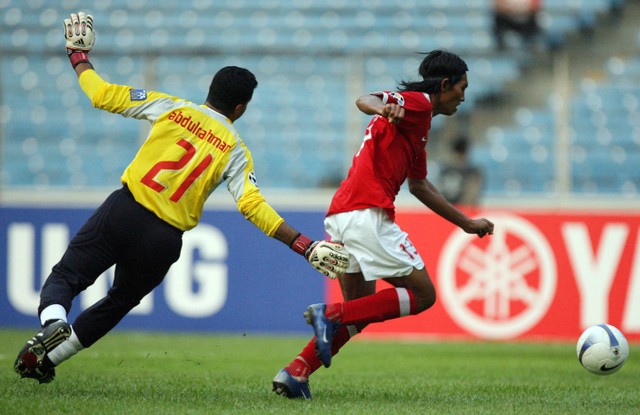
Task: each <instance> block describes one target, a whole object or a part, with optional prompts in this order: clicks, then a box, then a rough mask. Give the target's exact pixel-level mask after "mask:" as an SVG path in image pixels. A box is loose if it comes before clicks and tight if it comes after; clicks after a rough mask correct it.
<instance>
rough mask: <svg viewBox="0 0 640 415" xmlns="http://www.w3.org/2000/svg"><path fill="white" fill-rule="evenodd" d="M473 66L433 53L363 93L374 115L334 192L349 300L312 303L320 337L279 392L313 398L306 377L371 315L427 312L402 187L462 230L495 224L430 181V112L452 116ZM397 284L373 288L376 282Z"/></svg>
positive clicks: (430, 296)
mask: <svg viewBox="0 0 640 415" xmlns="http://www.w3.org/2000/svg"><path fill="white" fill-rule="evenodd" d="M467 70H468V69H467V65H466V63H465V62H464V61H463V60H462V59H461V58H460V57H458V56H457V55H455V54H452V53H449V52H444V51H433V52H431V53H428V54H427V55H426V57H425V58H424V60H423V61H422V63H421V64H420V68H419V73H420V75H421V76H422V80H421V81H418V82H401V83H400V88H399V90H398V91H394V92H392V91H385V92H377V93H373V94H370V95H365V96H362V97H360V98H358V100H357V102H356V105H357V106H358V108H359V109H360V111H362V112H364V113H365V114H369V115H373V118H372V119H371V122H370V123H369V125H368V126H367V129H366V132H365V136H364V141H363V142H362V146H361V147H360V150H359V151H358V152H357V153H356V155H355V156H354V157H353V163H352V166H351V169H350V170H349V173H348V176H347V178H346V179H345V180H344V181H343V182H342V183H341V185H340V187H339V188H338V190H337V191H336V193H335V195H334V197H333V200H332V202H331V205H330V206H329V210H328V213H327V217H326V218H325V229H326V231H327V233H328V234H329V235H330V236H331V240H332V241H335V242H340V243H342V244H344V246H345V248H346V249H347V250H348V251H349V253H350V255H351V259H350V265H349V267H348V268H347V271H346V274H345V275H344V276H342V277H340V278H339V281H340V286H341V288H342V293H343V296H344V298H345V301H344V302H341V303H335V304H313V305H311V306H309V308H308V309H307V311H306V312H305V317H306V319H307V322H308V323H309V324H311V325H312V326H313V329H314V334H315V337H314V338H313V339H312V340H311V341H310V342H309V343H308V344H307V346H306V347H305V348H304V349H303V350H302V352H301V353H300V354H299V355H298V356H296V357H295V358H294V359H293V360H292V361H291V363H289V364H288V365H287V366H286V367H285V368H284V369H282V370H281V371H280V372H278V374H277V375H276V377H275V379H274V380H273V390H274V391H275V392H276V393H278V394H280V395H284V396H287V397H289V398H306V399H311V393H310V390H309V384H308V382H309V376H310V375H311V374H312V373H313V372H314V371H316V370H317V369H319V368H320V367H321V366H322V365H324V366H325V367H329V365H330V364H331V357H332V356H333V355H335V354H336V353H337V352H338V350H340V348H341V347H342V346H344V345H345V343H347V341H348V340H349V339H350V338H351V337H352V336H354V335H356V334H357V333H359V332H360V331H362V330H363V329H364V327H365V326H367V325H368V324H370V323H376V322H381V321H385V320H389V319H393V318H398V317H403V316H406V315H414V314H418V313H421V312H422V311H425V310H427V309H428V308H429V307H431V306H432V305H433V304H434V302H435V300H436V292H435V288H434V286H433V283H432V282H431V279H430V278H429V274H428V273H427V270H426V268H425V266H424V262H423V261H422V259H421V258H420V254H419V253H418V252H417V251H416V249H415V247H414V246H413V244H412V243H411V241H410V240H409V238H408V235H407V234H406V233H405V232H403V231H402V229H400V227H398V225H397V224H396V223H395V222H394V217H395V206H394V202H395V199H396V196H397V195H398V192H399V191H400V186H401V185H402V183H404V181H405V180H407V181H408V184H409V191H410V192H411V193H412V194H413V195H414V196H415V197H416V198H417V199H418V200H420V202H422V203H423V204H424V205H425V206H427V207H428V208H430V209H431V210H433V211H434V212H435V213H437V214H438V215H440V216H442V217H443V218H444V219H446V220H448V221H450V222H452V223H454V224H455V225H457V226H459V227H460V228H462V229H463V230H464V231H465V232H467V233H470V234H476V235H478V236H479V237H483V236H485V235H487V234H492V233H493V223H492V222H491V221H489V220H487V219H485V218H480V219H472V218H469V217H467V216H466V215H465V214H464V213H463V212H461V211H460V210H458V209H457V208H456V207H454V206H453V205H452V204H450V203H449V202H448V201H447V200H446V199H445V198H444V197H443V196H442V194H440V192H439V191H438V190H437V189H436V188H435V187H434V186H433V185H432V184H431V182H429V180H428V179H427V156H426V144H427V140H428V137H429V128H430V126H431V119H432V117H433V116H435V115H438V114H444V115H453V114H454V113H455V112H456V110H457V107H458V105H460V104H461V103H462V102H463V101H464V93H465V89H466V88H467V86H468V80H467ZM378 279H383V280H385V281H387V282H388V283H390V284H391V285H392V286H393V288H388V289H383V290H381V291H379V292H376V280H378Z"/></svg>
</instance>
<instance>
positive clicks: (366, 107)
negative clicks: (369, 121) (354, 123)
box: [356, 95, 404, 124]
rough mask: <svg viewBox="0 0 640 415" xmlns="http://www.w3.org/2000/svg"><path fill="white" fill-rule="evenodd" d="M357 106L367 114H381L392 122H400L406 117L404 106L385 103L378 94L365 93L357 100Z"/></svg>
mask: <svg viewBox="0 0 640 415" xmlns="http://www.w3.org/2000/svg"><path fill="white" fill-rule="evenodd" d="M356 106H357V107H358V109H359V110H360V111H362V112H363V113H365V114H367V115H376V114H377V115H380V116H382V117H384V118H386V119H387V120H388V121H389V122H390V123H391V124H398V123H399V122H400V121H402V119H403V118H404V108H403V107H402V106H401V105H399V104H395V103H387V104H385V103H383V102H382V98H380V97H379V96H377V95H363V96H361V97H360V98H358V99H357V100H356Z"/></svg>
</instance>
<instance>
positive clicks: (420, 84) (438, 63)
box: [398, 50, 469, 93]
mask: <svg viewBox="0 0 640 415" xmlns="http://www.w3.org/2000/svg"><path fill="white" fill-rule="evenodd" d="M426 55H427V56H425V58H424V59H423V60H422V62H421V63H420V67H419V68H418V73H419V74H420V76H422V81H417V82H409V81H401V82H399V84H398V85H399V88H400V91H418V92H427V93H434V92H440V87H441V85H442V80H443V79H445V78H448V79H449V80H450V81H451V84H452V85H453V84H456V83H458V82H459V81H460V79H461V78H462V77H463V76H464V74H465V73H466V72H467V71H468V70H469V68H468V67H467V64H466V63H465V61H463V60H462V58H460V57H459V56H458V55H456V54H455V53H451V52H445V51H442V50H434V51H431V52H429V53H427V54H426Z"/></svg>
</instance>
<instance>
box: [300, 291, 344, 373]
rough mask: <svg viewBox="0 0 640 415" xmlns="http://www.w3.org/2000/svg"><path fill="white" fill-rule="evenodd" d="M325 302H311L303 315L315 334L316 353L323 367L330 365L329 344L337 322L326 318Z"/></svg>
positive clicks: (336, 327) (337, 324)
mask: <svg viewBox="0 0 640 415" xmlns="http://www.w3.org/2000/svg"><path fill="white" fill-rule="evenodd" d="M325 308H326V304H322V303H320V304H311V305H310V306H309V308H307V311H305V313H304V317H305V319H306V320H307V324H310V325H311V326H312V327H313V331H314V333H315V335H316V353H317V355H318V358H319V359H320V361H321V362H322V364H323V365H324V367H329V366H331V345H332V343H333V335H334V333H335V332H336V330H337V329H338V326H339V325H340V324H339V323H335V322H333V321H331V320H329V319H328V318H327V316H325V314H324V310H325Z"/></svg>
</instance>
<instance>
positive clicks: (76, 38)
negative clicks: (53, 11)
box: [63, 12, 96, 68]
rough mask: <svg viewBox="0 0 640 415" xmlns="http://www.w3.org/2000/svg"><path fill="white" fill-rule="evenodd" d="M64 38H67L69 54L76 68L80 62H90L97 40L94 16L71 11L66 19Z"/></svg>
mask: <svg viewBox="0 0 640 415" xmlns="http://www.w3.org/2000/svg"><path fill="white" fill-rule="evenodd" d="M63 25H64V38H65V40H66V44H65V46H66V47H67V56H69V61H70V62H71V66H73V67H74V68H75V67H76V66H78V64H80V63H88V62H89V55H87V54H88V53H89V51H90V50H91V49H92V48H93V45H94V44H95V42H96V32H94V31H93V16H91V15H90V14H85V13H83V12H79V13H71V15H70V16H69V18H68V19H64V22H63Z"/></svg>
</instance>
